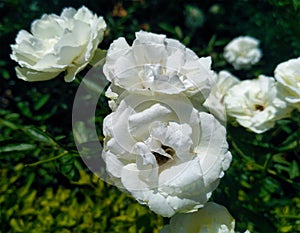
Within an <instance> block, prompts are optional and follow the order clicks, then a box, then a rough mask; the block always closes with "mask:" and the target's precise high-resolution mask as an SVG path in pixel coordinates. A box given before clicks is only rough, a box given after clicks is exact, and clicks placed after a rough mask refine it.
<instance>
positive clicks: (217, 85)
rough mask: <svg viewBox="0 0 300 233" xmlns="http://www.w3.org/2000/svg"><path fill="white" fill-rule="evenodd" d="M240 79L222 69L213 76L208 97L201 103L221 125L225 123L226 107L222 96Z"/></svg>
mask: <svg viewBox="0 0 300 233" xmlns="http://www.w3.org/2000/svg"><path fill="white" fill-rule="evenodd" d="M239 82H240V81H239V80H238V79H237V78H236V77H235V76H233V75H232V74H231V73H229V72H228V71H226V70H222V71H220V72H219V73H218V75H216V76H215V77H214V85H213V87H212V91H211V93H210V95H209V96H208V98H207V99H206V100H205V102H204V103H203V106H205V107H206V108H207V109H208V111H209V112H210V113H211V114H213V115H214V116H215V117H216V118H217V119H218V120H219V121H220V122H221V123H222V124H223V125H225V124H226V121H227V116H226V108H225V103H224V98H225V96H226V94H227V92H228V90H229V89H230V88H231V87H232V86H234V85H236V84H238V83H239Z"/></svg>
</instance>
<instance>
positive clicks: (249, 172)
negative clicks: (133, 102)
mask: <svg viewBox="0 0 300 233" xmlns="http://www.w3.org/2000/svg"><path fill="white" fill-rule="evenodd" d="M81 5H86V6H87V7H88V8H89V9H90V10H91V11H93V12H96V13H97V14H98V15H103V17H104V18H105V20H106V22H107V24H108V30H107V32H106V35H105V39H104V41H103V42H102V43H101V45H100V47H101V48H105V49H107V48H108V46H109V44H110V43H111V42H112V41H113V40H114V39H116V38H118V37H119V36H125V37H126V39H128V40H132V39H133V38H134V32H136V31H138V30H140V29H142V30H147V31H153V32H156V33H163V34H166V35H167V36H168V37H171V38H175V39H178V40H180V41H181V42H182V43H184V44H185V45H187V46H188V47H190V48H191V49H193V50H194V51H195V52H196V53H197V54H198V55H199V56H209V55H210V56H212V58H213V69H215V70H216V71H219V70H222V69H226V70H229V71H231V72H232V73H233V74H235V75H236V76H238V77H239V78H241V79H247V78H254V77H257V75H258V74H262V73H263V74H266V75H270V76H272V75H273V71H274V68H275V67H276V65H277V64H278V63H279V62H282V61H285V60H288V59H290V58H294V57H298V56H299V54H300V42H299V37H300V27H299V22H300V4H299V1H298V0H293V1H290V0H280V1H275V0H265V1H259V0H254V1H233V0H229V1H199V2H198V3H196V2H195V1H184V0H179V1H177V2H176V4H174V3H173V2H171V1H167V0H162V1H161V0H160V1H158V0H153V1H144V0H137V1H123V2H122V1H119V2H116V1H91V0H85V1H76V2H72V3H71V2H70V1H66V0H63V1H58V0H55V1H51V2H50V1H37V0H23V1H21V0H5V1H1V2H0V13H1V15H2V18H1V19H0V35H1V37H0V43H1V54H0V83H1V84H0V109H1V110H0V132H1V134H0V164H1V165H0V173H1V177H2V179H1V180H0V222H1V230H0V232H3V233H4V232H5V233H7V232H8V233H9V232H145V233H146V232H159V230H160V229H161V227H162V225H163V219H162V218H161V217H159V216H156V215H154V214H153V213H151V212H150V211H149V210H148V209H147V208H146V207H144V206H141V205H139V204H138V203H137V202H136V201H135V200H133V199H132V198H130V196H128V195H125V194H123V193H121V192H120V191H118V190H117V189H116V188H114V187H111V186H109V185H108V184H105V183H103V182H102V181H101V180H99V179H98V178H97V177H95V176H93V175H92V174H90V173H89V172H88V171H87V170H86V168H85V166H84V164H82V162H81V160H80V158H79V156H78V153H77V151H76V148H75V145H74V143H73V136H72V127H71V112H72V111H71V108H72V103H73V99H74V95H75V93H76V88H77V85H76V84H75V83H71V84H66V83H64V82H63V80H62V79H59V78H57V79H55V80H51V81H49V82H43V83H25V82H24V81H21V80H18V79H17V78H16V76H15V71H14V66H15V64H14V63H13V62H12V61H11V60H10V59H9V54H10V52H11V51H10V48H9V44H12V43H14V38H15V36H16V33H17V32H18V30H20V29H29V27H30V23H31V22H32V21H33V20H34V19H37V18H40V16H41V15H42V14H43V13H56V14H60V12H61V9H62V8H63V7H68V6H72V7H75V8H78V7H80V6H81ZM197 20H199V22H198V23H193V22H194V21H197ZM240 35H250V36H253V37H255V38H257V39H259V40H260V41H261V48H262V50H263V53H264V55H263V59H262V61H261V62H260V63H259V64H258V65H256V66H255V67H254V68H253V69H251V70H248V71H238V72H237V71H234V70H233V68H232V67H231V66H230V65H228V64H227V63H226V62H225V60H224V58H223V56H222V52H223V48H224V46H225V45H226V44H227V43H228V42H229V41H230V40H232V39H233V38H234V37H237V36H240ZM107 112H108V107H107V106H105V105H104V106H103V105H100V104H99V111H98V115H97V116H98V118H97V119H96V120H97V122H99V127H101V124H102V121H103V117H104V116H105V114H107ZM299 119H300V118H299V112H295V113H294V115H293V117H292V118H291V119H286V120H281V121H279V122H278V124H277V126H276V127H275V128H274V129H273V130H271V131H268V132H266V133H264V134H262V135H256V134H254V133H251V132H248V131H246V130H245V129H244V128H241V127H233V126H232V127H228V135H229V136H228V140H229V143H230V147H231V151H232V154H233V162H232V166H231V167H230V169H229V170H228V171H227V173H226V175H225V177H224V179H223V180H222V181H221V184H220V186H219V188H218V189H217V190H216V192H215V193H214V196H213V199H214V200H215V201H216V202H218V203H220V204H223V205H224V206H226V207H227V208H228V209H229V211H230V212H231V214H232V215H233V216H234V217H235V218H236V224H237V230H240V231H242V230H245V229H246V228H247V229H249V230H250V231H251V232H252V233H253V232H262V233H265V232H290V233H295V232H299V231H300V211H299V210H300V198H299V192H300V186H299V181H300V167H299V166H300V165H299V164H300V148H299V144H300V139H299V138H300V131H299V128H300V127H299V126H300V121H299Z"/></svg>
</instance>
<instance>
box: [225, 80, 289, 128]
mask: <svg viewBox="0 0 300 233" xmlns="http://www.w3.org/2000/svg"><path fill="white" fill-rule="evenodd" d="M224 101H225V104H226V111H227V114H228V115H229V116H231V117H233V118H235V120H236V121H237V122H238V123H239V124H240V125H242V126H244V127H246V128H248V129H250V130H252V131H253V132H255V133H263V132H265V131H267V130H269V129H270V128H272V127H273V126H274V125H275V122H276V121H277V120H279V119H281V118H284V117H287V116H288V114H289V113H290V109H289V108H288V106H287V103H286V102H285V101H284V100H283V98H282V96H281V95H280V92H279V90H278V86H277V83H276V82H275V80H274V78H272V77H267V76H264V75H260V76H259V77H258V79H252V80H244V81H241V82H240V83H238V84H236V85H234V86H233V87H232V88H230V89H229V91H228V93H227V95H226V96H225V100H224Z"/></svg>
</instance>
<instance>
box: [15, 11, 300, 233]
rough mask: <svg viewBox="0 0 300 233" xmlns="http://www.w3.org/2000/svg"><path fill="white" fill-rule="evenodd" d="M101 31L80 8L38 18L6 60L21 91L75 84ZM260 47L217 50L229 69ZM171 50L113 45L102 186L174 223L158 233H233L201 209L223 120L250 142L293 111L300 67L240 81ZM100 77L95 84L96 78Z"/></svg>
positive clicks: (147, 44) (243, 42)
mask: <svg viewBox="0 0 300 233" xmlns="http://www.w3.org/2000/svg"><path fill="white" fill-rule="evenodd" d="M105 29H106V23H105V21H104V20H103V18H102V17H98V16H97V15H95V14H93V13H92V12H90V11H89V10H88V9H87V8H86V7H82V8H80V9H79V10H78V11H76V10H75V9H73V8H67V9H64V10H63V12H62V14H61V15H60V16H57V15H54V14H52V15H44V16H43V17H42V18H41V19H39V20H36V21H34V22H33V23H32V26H31V32H30V33H29V32H27V31H24V30H22V31H20V32H19V34H18V35H17V38H16V44H15V45H12V55H11V58H12V59H13V60H15V61H17V62H18V64H19V66H18V67H17V68H16V72H17V76H18V77H19V78H21V79H23V80H26V81H42V80H49V79H52V78H54V77H56V76H58V75H59V74H61V73H62V72H65V76H64V77H65V81H67V82H69V81H72V80H74V78H75V76H76V75H77V74H78V73H79V72H80V71H81V70H83V69H84V68H85V67H86V66H87V65H88V64H89V63H90V64H91V63H93V62H94V60H95V59H97V56H96V55H95V54H96V53H97V50H98V45H99V43H100V42H101V41H102V39H103V35H104V31H105ZM257 46H258V41H257V40H256V39H253V38H250V37H241V38H237V39H235V40H234V41H232V42H231V43H230V44H229V45H228V46H226V48H225V53H224V57H225V59H226V60H227V61H228V62H230V63H232V64H233V66H234V67H235V68H236V69H244V68H249V67H250V66H251V65H253V64H255V63H257V62H258V61H259V59H260V58H261V52H260V50H259V49H258V47H257ZM210 66H211V58H210V57H205V58H199V57H198V56H197V55H196V54H195V53H194V52H193V51H192V50H190V49H188V48H186V47H185V46H184V45H183V44H181V43H180V42H179V41H177V40H174V39H169V38H166V36H165V35H159V34H154V33H149V32H144V31H140V32H137V33H136V38H135V40H134V41H133V44H132V45H131V46H130V45H129V44H128V43H127V42H126V40H125V38H123V37H121V38H118V39H117V40H115V41H114V42H113V43H112V44H111V45H110V47H109V49H108V51H107V55H106V57H105V63H104V66H103V73H104V75H105V77H106V79H107V80H108V81H110V86H109V87H108V89H107V91H106V96H107V97H108V98H109V99H110V100H109V106H110V107H111V110H112V113H111V114H109V115H108V116H106V117H105V119H104V123H103V133H104V136H105V139H104V142H103V147H104V148H103V152H102V158H103V160H104V161H105V164H106V171H107V173H108V174H109V177H110V178H109V182H112V183H113V184H115V185H116V186H118V187H119V188H120V189H121V190H124V191H126V192H129V193H130V194H132V195H133V196H134V197H135V198H136V199H137V201H138V202H140V203H141V204H145V205H148V206H149V208H150V209H151V210H153V211H154V212H155V213H157V214H160V215H162V216H164V217H172V216H173V217H172V219H171V221H170V224H169V225H167V226H165V227H164V229H163V230H162V232H193V233H195V232H223V233H225V232H227V233H232V232H234V219H233V218H232V217H231V216H230V214H229V213H228V211H227V210H226V209H225V207H222V206H219V205H217V204H215V203H209V202H208V200H209V198H210V196H211V194H212V192H213V191H214V190H215V189H216V188H217V186H218V184H219V181H220V179H221V178H222V177H223V175H224V171H226V170H227V169H228V168H229V166H230V162H231V153H230V152H229V151H228V144H227V142H226V128H225V124H226V116H230V117H232V118H234V119H236V121H237V122H238V123H239V124H240V125H242V126H244V127H246V128H249V129H250V130H252V131H254V132H256V133H262V132H265V131H266V130H268V129H269V128H271V127H273V126H274V124H275V121H276V120H278V119H281V118H283V117H286V116H288V115H289V113H290V112H291V109H293V108H298V109H300V58H298V59H292V60H290V61H287V62H284V63H281V64H279V65H278V66H277V68H276V69H275V79H276V80H277V81H276V80H275V79H274V78H272V77H267V76H264V75H260V76H259V77H258V79H255V80H245V81H239V80H238V79H237V78H236V77H234V76H233V75H231V74H230V73H229V72H227V71H221V72H219V74H215V72H213V71H212V70H211V67H210ZM99 77H101V76H100V75H99Z"/></svg>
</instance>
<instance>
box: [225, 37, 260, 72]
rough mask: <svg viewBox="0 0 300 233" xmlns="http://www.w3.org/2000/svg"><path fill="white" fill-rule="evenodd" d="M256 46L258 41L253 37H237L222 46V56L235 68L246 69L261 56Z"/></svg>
mask: <svg viewBox="0 0 300 233" xmlns="http://www.w3.org/2000/svg"><path fill="white" fill-rule="evenodd" d="M258 46H259V41H258V40H257V39H255V38H253V37H250V36H240V37H237V38H235V39H233V40H232V41H231V42H230V43H229V44H228V45H226V47H225V48H224V58H225V59H226V61H227V62H229V63H230V64H232V65H233V67H234V69H236V70H240V69H247V68H249V67H251V66H252V65H254V64H256V63H257V62H258V61H259V60H260V58H261V56H262V52H261V50H260V49H259V48H258Z"/></svg>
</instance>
